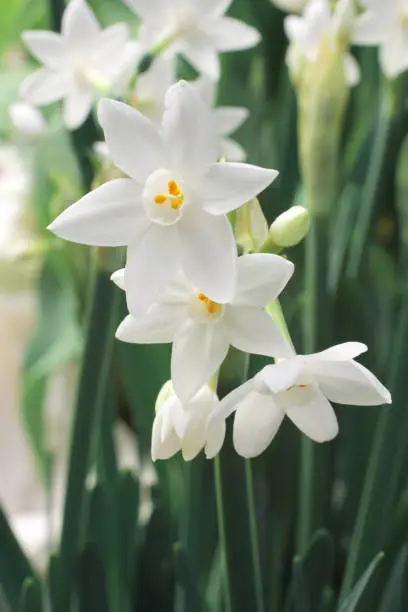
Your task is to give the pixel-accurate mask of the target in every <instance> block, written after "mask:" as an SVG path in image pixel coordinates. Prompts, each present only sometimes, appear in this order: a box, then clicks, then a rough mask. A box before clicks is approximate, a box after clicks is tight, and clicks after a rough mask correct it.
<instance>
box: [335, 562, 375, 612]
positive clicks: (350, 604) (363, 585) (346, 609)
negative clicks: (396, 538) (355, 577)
mask: <svg viewBox="0 0 408 612" xmlns="http://www.w3.org/2000/svg"><path fill="white" fill-rule="evenodd" d="M383 556H384V554H383V553H382V552H381V553H379V554H378V555H377V556H376V557H374V559H373V560H372V562H371V563H370V565H369V566H368V568H367V569H366V571H365V572H364V574H363V575H362V576H361V578H360V580H359V581H358V582H357V584H356V585H355V586H354V588H353V590H352V591H351V593H350V594H349V595H348V596H347V597H346V598H345V599H344V601H343V603H342V604H340V607H339V608H338V612H354V611H355V610H356V608H357V604H358V603H359V601H360V598H361V597H362V595H363V594H364V592H365V590H366V589H367V587H368V585H369V583H370V580H371V578H372V577H373V575H374V573H375V570H376V569H377V567H378V564H379V563H380V561H381V559H382V558H383Z"/></svg>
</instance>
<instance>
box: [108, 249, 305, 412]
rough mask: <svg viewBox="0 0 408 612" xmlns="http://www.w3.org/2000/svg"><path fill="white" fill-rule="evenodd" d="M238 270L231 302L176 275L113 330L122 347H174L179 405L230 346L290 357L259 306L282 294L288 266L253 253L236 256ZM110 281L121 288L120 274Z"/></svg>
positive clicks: (173, 372)
mask: <svg viewBox="0 0 408 612" xmlns="http://www.w3.org/2000/svg"><path fill="white" fill-rule="evenodd" d="M237 268H238V275H237V284H236V288H235V292H234V295H233V296H232V298H231V300H230V301H228V302H226V303H218V302H214V301H213V300H211V299H209V298H208V297H207V296H206V295H205V294H204V293H201V292H200V290H199V288H198V289H197V288H196V287H194V286H193V285H191V283H189V282H187V280H186V278H185V277H184V275H183V274H178V275H177V277H176V279H175V281H174V282H172V283H171V284H170V285H169V286H168V288H167V290H166V291H165V293H164V294H163V296H162V298H161V299H160V300H159V301H158V302H156V303H155V304H153V305H152V306H151V307H150V308H149V309H148V310H147V312H146V313H145V314H144V315H143V314H142V315H139V316H137V317H133V316H131V315H129V316H127V317H126V318H125V319H124V321H123V322H122V324H121V325H120V326H119V328H118V331H117V334H116V335H117V338H119V339H120V340H122V341H124V342H135V343H162V342H173V350H172V361H171V375H172V380H173V384H174V388H175V391H176V393H177V395H178V397H179V398H180V400H181V401H182V402H187V401H189V400H190V399H191V398H192V397H193V396H194V394H195V393H197V391H198V389H199V388H200V387H202V385H203V384H205V383H206V382H207V381H208V380H209V379H210V377H211V376H212V375H213V374H214V373H215V372H216V370H217V369H218V368H219V367H220V365H221V364H222V362H223V361H224V359H225V357H226V355H227V352H228V349H229V346H230V345H232V346H235V347H236V348H237V349H240V350H241V351H245V352H248V353H253V354H256V355H268V356H271V357H287V356H289V355H290V349H289V348H288V345H287V343H286V341H285V340H284V338H283V336H282V335H281V332H280V331H279V328H278V327H277V325H276V324H275V322H274V321H273V320H272V319H271V317H270V316H269V315H268V314H267V313H266V312H265V311H264V306H266V305H267V304H268V303H270V302H272V301H273V300H275V299H276V298H277V297H278V295H279V294H280V293H281V291H282V290H283V289H284V287H285V286H286V284H287V282H288V281H289V279H290V277H291V276H292V274H293V271H294V266H293V264H292V263H291V262H289V261H287V260H286V259H284V258H283V257H279V256H278V255H266V254H253V255H244V256H242V257H240V258H239V259H238V266H237ZM112 278H113V280H114V281H115V282H116V284H117V285H118V286H119V287H121V288H122V289H124V288H125V284H124V281H125V276H124V270H119V271H118V272H116V273H115V274H114V275H113V277H112Z"/></svg>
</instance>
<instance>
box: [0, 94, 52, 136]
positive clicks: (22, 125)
mask: <svg viewBox="0 0 408 612" xmlns="http://www.w3.org/2000/svg"><path fill="white" fill-rule="evenodd" d="M8 111H9V115H10V119H11V122H12V124H13V126H14V127H15V129H16V130H17V131H18V132H19V133H20V134H22V135H24V136H30V137H38V136H42V135H43V134H45V131H46V124H45V119H44V117H43V116H42V114H41V113H40V111H39V110H38V109H37V108H35V106H31V105H30V104H24V102H15V103H14V104H11V105H10V106H9V109H8Z"/></svg>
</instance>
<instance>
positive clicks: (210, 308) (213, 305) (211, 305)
mask: <svg viewBox="0 0 408 612" xmlns="http://www.w3.org/2000/svg"><path fill="white" fill-rule="evenodd" d="M197 297H198V299H199V300H200V301H201V302H204V303H205V305H206V308H207V312H208V314H211V315H213V314H215V313H216V312H217V311H218V308H219V304H217V302H213V301H212V300H210V298H208V297H207V296H206V295H205V294H204V293H198V294H197Z"/></svg>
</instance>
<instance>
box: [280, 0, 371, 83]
mask: <svg viewBox="0 0 408 612" xmlns="http://www.w3.org/2000/svg"><path fill="white" fill-rule="evenodd" d="M348 3H349V0H344V1H341V2H339V3H338V4H337V5H336V9H335V12H334V13H332V11H331V9H330V4H329V0H310V1H309V2H308V4H307V6H306V8H305V10H304V12H303V15H302V16H298V15H289V16H288V17H286V18H285V32H286V35H287V37H288V39H289V41H290V42H291V43H292V44H293V45H294V51H296V52H297V53H300V54H301V55H302V56H304V57H305V58H306V60H307V61H308V62H314V61H315V60H316V59H317V58H318V56H319V50H320V47H321V45H322V44H323V43H324V41H327V42H329V43H330V44H332V45H333V47H334V45H335V44H336V38H337V36H338V29H339V27H344V26H345V24H346V23H347V25H349V21H350V19H351V18H350V17H349V11H350V10H351V9H349V8H348V6H349V5H348ZM293 58H294V54H293V51H292V53H291V54H289V62H290V61H293ZM344 71H345V76H346V82H347V84H348V85H349V87H353V86H354V85H357V84H358V83H359V81H360V69H359V66H358V64H357V61H356V60H355V58H354V57H353V56H352V55H351V54H350V53H346V54H345V55H344Z"/></svg>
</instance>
